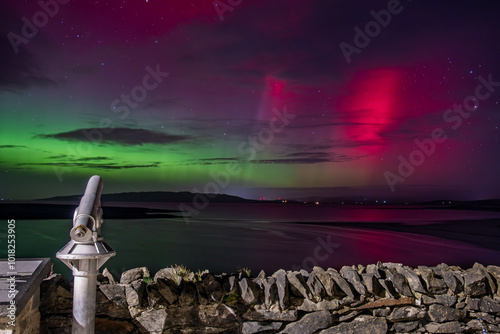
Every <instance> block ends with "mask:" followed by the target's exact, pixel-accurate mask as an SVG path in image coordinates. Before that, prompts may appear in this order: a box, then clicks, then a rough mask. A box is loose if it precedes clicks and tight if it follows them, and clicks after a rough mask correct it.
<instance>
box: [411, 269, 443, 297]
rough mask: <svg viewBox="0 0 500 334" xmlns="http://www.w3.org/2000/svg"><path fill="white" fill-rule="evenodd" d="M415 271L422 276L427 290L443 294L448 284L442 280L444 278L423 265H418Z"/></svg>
mask: <svg viewBox="0 0 500 334" xmlns="http://www.w3.org/2000/svg"><path fill="white" fill-rule="evenodd" d="M415 271H416V273H417V274H419V275H420V277H422V279H423V281H424V282H425V285H426V288H427V291H428V292H430V293H432V294H443V293H446V291H447V290H448V286H447V285H446V283H445V282H444V279H442V278H439V277H438V276H436V273H435V272H434V271H433V270H432V269H430V268H428V267H425V266H419V267H418V268H417V269H416V270H415Z"/></svg>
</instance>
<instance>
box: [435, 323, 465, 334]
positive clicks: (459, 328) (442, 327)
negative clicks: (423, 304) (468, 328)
mask: <svg viewBox="0 0 500 334" xmlns="http://www.w3.org/2000/svg"><path fill="white" fill-rule="evenodd" d="M425 329H426V330H427V331H428V332H429V333H450V334H453V333H455V334H456V333H462V332H463V331H464V329H465V326H464V325H463V324H461V323H460V322H458V321H451V322H445V323H442V324H439V323H437V322H430V323H428V324H427V325H425Z"/></svg>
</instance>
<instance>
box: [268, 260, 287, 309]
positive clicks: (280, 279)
mask: <svg viewBox="0 0 500 334" xmlns="http://www.w3.org/2000/svg"><path fill="white" fill-rule="evenodd" d="M272 277H274V278H275V279H276V281H275V284H276V289H277V293H278V302H279V305H280V308H281V310H285V309H286V308H287V307H288V305H289V303H290V296H289V292H288V281H287V279H286V271H285V270H283V269H280V270H278V271H277V272H275V273H274V274H273V276H272Z"/></svg>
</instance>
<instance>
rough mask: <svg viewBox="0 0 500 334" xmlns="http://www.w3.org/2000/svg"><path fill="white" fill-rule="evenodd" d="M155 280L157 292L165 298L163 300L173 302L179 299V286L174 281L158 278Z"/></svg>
mask: <svg viewBox="0 0 500 334" xmlns="http://www.w3.org/2000/svg"><path fill="white" fill-rule="evenodd" d="M155 281H156V286H157V288H158V292H159V293H160V294H161V295H162V296H163V298H165V300H166V301H167V302H168V303H169V304H171V305H172V304H174V303H176V302H177V300H178V299H179V291H180V289H179V286H178V285H177V283H176V282H174V281H172V280H166V279H162V278H160V279H158V280H155Z"/></svg>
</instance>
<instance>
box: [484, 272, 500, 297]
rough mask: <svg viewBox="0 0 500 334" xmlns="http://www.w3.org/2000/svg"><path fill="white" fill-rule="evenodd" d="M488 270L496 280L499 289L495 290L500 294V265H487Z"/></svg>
mask: <svg viewBox="0 0 500 334" xmlns="http://www.w3.org/2000/svg"><path fill="white" fill-rule="evenodd" d="M486 270H487V271H488V273H489V274H490V275H491V276H492V277H493V278H494V279H495V281H496V285H497V290H496V291H493V292H494V293H496V294H497V295H499V296H500V267H498V266H488V267H486Z"/></svg>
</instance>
